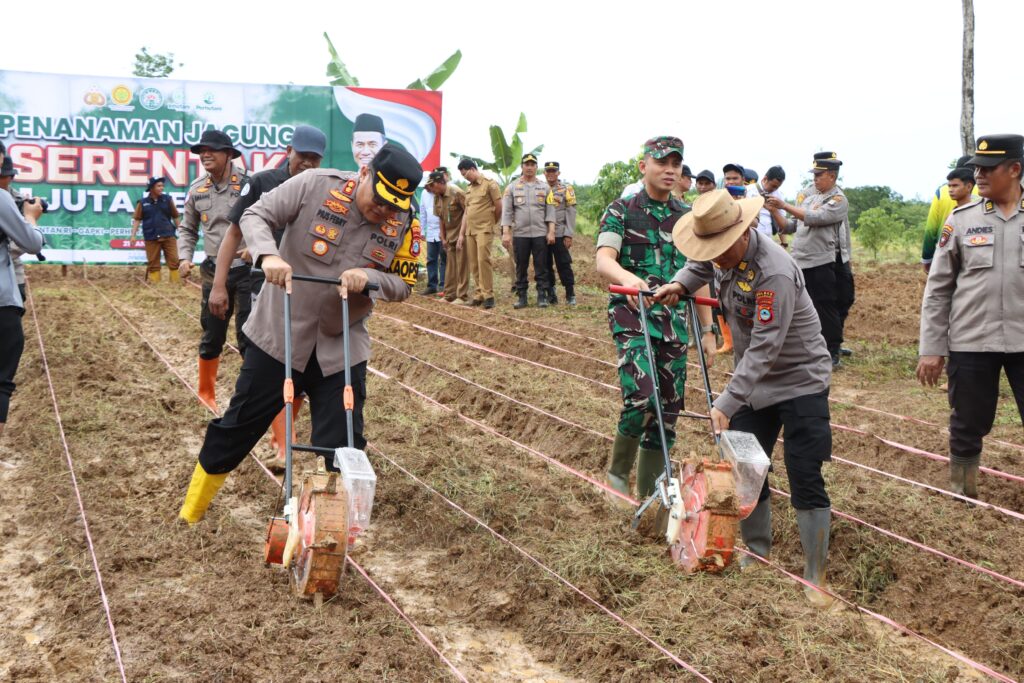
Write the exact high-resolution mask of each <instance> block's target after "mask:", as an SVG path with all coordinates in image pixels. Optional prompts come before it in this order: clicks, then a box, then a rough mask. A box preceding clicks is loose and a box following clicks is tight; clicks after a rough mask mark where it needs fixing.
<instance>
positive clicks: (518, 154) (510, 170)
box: [452, 112, 544, 188]
mask: <svg viewBox="0 0 1024 683" xmlns="http://www.w3.org/2000/svg"><path fill="white" fill-rule="evenodd" d="M525 132H526V114H524V113H522V112H520V113H519V121H518V122H517V123H516V128H515V131H514V132H513V133H512V139H511V140H508V141H506V139H505V133H504V131H502V129H501V126H491V127H490V133H491V153H492V154H493V155H494V161H487V160H485V159H478V158H476V157H472V156H469V155H466V154H456V153H454V152H453V153H452V156H453V157H455V158H456V159H463V158H465V159H470V160H472V162H473V163H474V164H476V165H477V166H478V167H479V168H481V169H483V170H486V171H491V172H493V173H494V174H496V175H497V176H498V179H499V181H500V183H501V186H502V187H503V188H504V187H505V186H506V185H508V184H509V181H511V180H512V177H513V176H514V175H515V174H516V172H517V171H518V170H519V164H520V162H521V160H522V158H523V140H522V138H520V137H519V134H520V133H525ZM543 149H544V145H538V146H537V147H534V148H533V149H532V150H530V152H529V153H530V154H533V155H534V156H537V155H539V154H540V153H541V150H543Z"/></svg>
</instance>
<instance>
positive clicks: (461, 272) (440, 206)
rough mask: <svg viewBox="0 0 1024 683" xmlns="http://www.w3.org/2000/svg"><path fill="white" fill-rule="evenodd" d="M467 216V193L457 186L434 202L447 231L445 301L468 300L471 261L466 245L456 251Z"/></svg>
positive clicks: (446, 186) (448, 189) (435, 210)
mask: <svg viewBox="0 0 1024 683" xmlns="http://www.w3.org/2000/svg"><path fill="white" fill-rule="evenodd" d="M465 213H466V193H465V192H463V191H462V189H461V188H459V187H458V186H457V185H453V184H452V183H447V184H446V185H445V191H444V194H443V195H442V196H440V197H438V198H437V199H435V200H434V215H436V216H437V217H438V218H440V219H441V226H442V227H443V228H444V237H445V244H444V250H445V253H446V255H447V266H446V268H445V274H444V279H445V288H444V295H445V296H444V298H445V301H455V300H456V299H462V300H463V301H469V259H468V257H467V254H466V251H467V250H466V246H465V245H463V248H462V249H457V248H456V245H457V244H458V241H459V234H460V233H461V231H462V217H463V216H464V215H465Z"/></svg>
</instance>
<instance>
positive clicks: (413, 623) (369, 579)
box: [345, 555, 469, 683]
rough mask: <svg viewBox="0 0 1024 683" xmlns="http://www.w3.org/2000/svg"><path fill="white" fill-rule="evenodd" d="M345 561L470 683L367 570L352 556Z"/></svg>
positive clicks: (436, 652)
mask: <svg viewBox="0 0 1024 683" xmlns="http://www.w3.org/2000/svg"><path fill="white" fill-rule="evenodd" d="M345 561H346V562H348V563H349V564H350V565H352V567H353V568H354V569H355V570H356V571H357V572H359V573H360V574H362V576H363V578H364V579H366V581H367V583H369V584H370V585H371V586H373V589H374V590H375V591H377V592H378V593H379V594H380V596H381V597H382V598H384V602H386V603H388V604H389V605H391V609H393V610H395V612H397V613H398V616H400V617H402V619H403V620H404V621H405V623H407V624H409V626H410V628H412V630H413V631H415V632H416V635H417V636H419V638H420V640H422V641H423V642H424V643H426V645H427V647H429V648H430V649H431V650H433V651H434V654H435V655H437V656H438V657H439V658H440V659H441V661H442V662H444V663H445V664H447V665H448V668H449V669H451V672H452V673H453V674H455V677H456V678H457V679H459V680H460V681H463V683H469V681H468V680H467V679H466V677H465V676H463V675H462V672H461V671H459V670H458V669H456V668H455V665H454V664H452V663H451V662H450V661H449V660H448V658H447V657H445V656H444V655H443V654H441V651H440V650H438V649H437V646H436V645H434V643H433V642H432V641H431V640H430V638H428V637H427V636H426V634H425V633H423V631H421V630H420V627H419V626H417V625H416V622H414V621H413V620H412V619H410V618H409V617H407V616H406V615H405V612H403V611H402V608H401V607H399V606H398V605H397V604H396V603H395V601H394V600H392V599H391V596H390V595H388V594H387V593H385V592H384V590H383V589H382V588H381V587H380V586H378V585H377V583H376V582H375V581H374V580H373V579H371V578H370V575H369V574H367V573H366V570H364V569H363V568H362V567H360V566H359V563H358V562H356V561H355V560H353V559H352V556H351V555H346V556H345Z"/></svg>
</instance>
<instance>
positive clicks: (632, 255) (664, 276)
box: [594, 135, 714, 498]
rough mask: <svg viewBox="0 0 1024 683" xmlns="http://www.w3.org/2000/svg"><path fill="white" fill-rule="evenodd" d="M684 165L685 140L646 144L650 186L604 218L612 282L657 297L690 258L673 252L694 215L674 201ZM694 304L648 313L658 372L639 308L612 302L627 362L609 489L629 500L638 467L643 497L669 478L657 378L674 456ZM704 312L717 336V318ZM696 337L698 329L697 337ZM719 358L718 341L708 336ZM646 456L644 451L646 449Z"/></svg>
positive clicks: (665, 303)
mask: <svg viewBox="0 0 1024 683" xmlns="http://www.w3.org/2000/svg"><path fill="white" fill-rule="evenodd" d="M682 165H683V141H682V140H680V139H679V138H677V137H674V136H669V135H662V136H659V137H654V138H651V139H650V140H648V141H647V142H646V143H644V147H643V158H642V159H641V161H640V164H639V166H640V173H641V175H642V176H643V180H644V187H643V188H642V189H641V190H640V191H639V192H637V193H636V194H635V195H633V196H631V197H629V198H627V199H622V198H620V199H616V200H615V201H614V202H612V203H611V204H610V205H609V206H608V208H607V209H606V210H605V212H604V215H603V216H602V217H601V224H600V229H599V232H598V236H597V254H596V256H595V258H594V265H595V267H596V270H597V272H598V274H599V275H601V276H602V277H603V278H604V279H605V280H606V281H607V282H609V283H611V284H616V285H623V286H625V287H636V288H638V289H641V290H654V289H657V288H658V287H661V286H662V285H664V284H665V283H666V282H668V281H669V280H670V279H671V278H672V276H673V275H674V274H675V273H676V272H677V271H678V270H679V269H680V268H681V267H682V266H683V264H684V263H685V262H686V259H685V258H684V257H683V255H682V254H680V253H679V251H678V250H677V249H676V248H675V247H674V246H673V245H672V227H673V226H674V225H676V222H677V221H678V220H679V219H680V218H681V217H682V216H683V214H685V213H686V212H687V211H688V210H689V208H688V207H686V206H685V205H684V204H683V203H681V202H680V201H678V200H677V199H675V198H674V197H673V196H672V188H673V187H674V186H675V184H676V181H678V180H679V174H680V171H681V169H682ZM685 306H686V304H685V303H680V302H679V299H678V297H675V298H672V297H668V298H662V299H661V300H659V302H658V303H656V304H654V305H652V306H651V307H650V308H649V309H648V326H649V328H650V334H651V344H652V348H653V350H654V355H655V363H656V364H657V367H655V368H652V367H650V363H649V361H648V358H647V354H646V345H645V342H644V335H643V332H642V330H641V327H640V317H639V313H638V311H637V307H636V302H635V301H633V300H631V299H629V298H627V297H625V296H623V295H621V294H613V295H611V296H610V297H609V299H608V326H609V328H610V329H611V333H612V338H613V339H614V341H615V347H616V350H617V351H618V356H619V365H618V369H619V383H620V386H621V387H622V409H621V411H620V413H619V422H618V427H617V429H616V431H615V441H614V443H613V444H612V455H611V462H610V464H609V466H608V485H609V486H611V487H612V488H613V489H615V490H616V491H618V492H619V493H622V494H626V495H628V494H629V477H630V473H631V472H632V470H633V463H634V462H636V463H637V466H636V489H637V496H638V497H639V498H646V497H647V496H649V495H651V493H652V492H653V491H654V482H655V481H656V480H657V478H658V475H659V474H660V473H661V472H664V464H663V462H664V461H663V458H662V452H661V436H660V434H659V430H658V425H657V423H656V422H655V418H654V408H653V407H652V406H651V399H652V397H653V394H654V380H655V378H656V379H657V382H658V387H659V389H660V393H661V401H662V404H663V405H662V410H663V414H664V416H665V419H664V423H665V437H666V439H667V440H668V443H667V444H665V445H666V446H667V447H668V448H669V449H671V448H672V444H673V443H674V441H675V436H676V432H675V423H676V417H677V416H678V414H679V413H680V412H681V411H682V410H683V398H684V395H683V394H684V389H685V385H686V344H687V341H688V334H687V333H688V331H687V329H686V308H685ZM699 308H700V310H699V311H698V312H699V313H700V315H701V320H702V322H703V324H704V328H703V329H702V330H701V333H703V334H705V335H712V333H711V313H710V311H709V310H707V308H706V307H703V306H702V307H699ZM689 333H690V334H696V333H697V330H690V331H689ZM705 340H710V343H705V348H706V349H707V350H708V352H709V353H713V352H714V337H713V336H705ZM638 449H639V450H638Z"/></svg>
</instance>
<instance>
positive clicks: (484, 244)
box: [463, 175, 501, 304]
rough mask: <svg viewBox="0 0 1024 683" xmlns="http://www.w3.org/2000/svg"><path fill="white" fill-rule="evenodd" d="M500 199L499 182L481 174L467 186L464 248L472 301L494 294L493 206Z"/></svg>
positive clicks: (479, 302) (490, 296) (496, 204)
mask: <svg viewBox="0 0 1024 683" xmlns="http://www.w3.org/2000/svg"><path fill="white" fill-rule="evenodd" d="M500 203H501V189H500V188H499V187H498V183H496V182H495V181H493V180H491V179H490V178H485V177H484V176H483V175H480V177H479V179H478V180H477V181H476V182H475V183H470V184H469V187H467V188H466V237H465V244H464V245H463V248H464V249H465V250H466V258H467V260H468V261H469V271H470V272H471V273H472V274H473V280H474V281H475V289H474V291H473V303H475V304H481V303H483V302H484V301H486V300H487V299H493V298H494V270H493V266H492V263H491V244H492V243H493V241H494V225H495V222H494V207H496V206H499V205H500Z"/></svg>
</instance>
